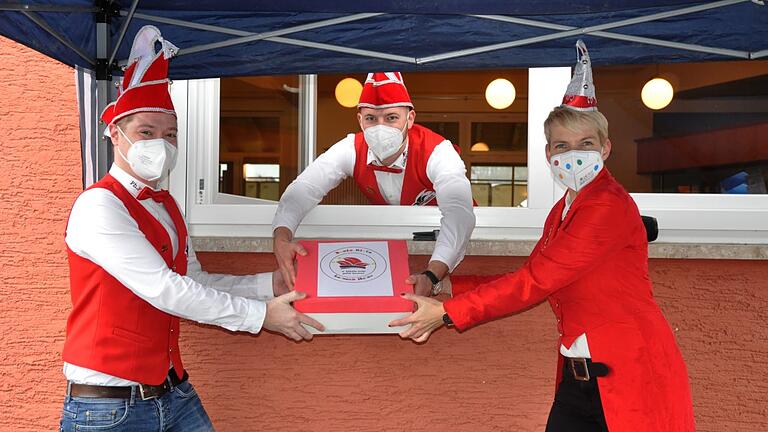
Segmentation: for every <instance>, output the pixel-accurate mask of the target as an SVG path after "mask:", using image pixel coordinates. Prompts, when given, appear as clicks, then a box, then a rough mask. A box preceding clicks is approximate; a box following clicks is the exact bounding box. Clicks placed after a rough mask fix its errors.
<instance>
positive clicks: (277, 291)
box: [272, 270, 291, 297]
mask: <svg viewBox="0 0 768 432" xmlns="http://www.w3.org/2000/svg"><path fill="white" fill-rule="evenodd" d="M290 290H291V288H290V287H289V286H288V284H286V283H285V278H284V277H283V273H282V272H281V271H280V270H275V271H273V272H272V294H273V295H274V296H275V297H280V296H281V295H283V294H287V293H288V291H290Z"/></svg>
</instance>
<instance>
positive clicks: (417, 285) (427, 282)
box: [405, 261, 448, 297]
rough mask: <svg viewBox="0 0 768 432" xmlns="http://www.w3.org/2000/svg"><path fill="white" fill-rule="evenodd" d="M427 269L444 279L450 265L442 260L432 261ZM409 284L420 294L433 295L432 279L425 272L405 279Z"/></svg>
mask: <svg viewBox="0 0 768 432" xmlns="http://www.w3.org/2000/svg"><path fill="white" fill-rule="evenodd" d="M427 270H429V271H431V272H432V273H433V274H434V275H435V276H437V278H438V279H440V280H443V279H445V278H446V276H447V275H448V266H447V265H445V263H442V262H440V261H430V262H429V264H428V265H427ZM405 283H407V284H408V285H413V292H414V293H415V294H416V295H420V296H427V297H428V296H431V295H432V280H431V279H429V278H428V277H427V275H425V274H421V273H415V274H412V275H410V276H408V279H406V280H405Z"/></svg>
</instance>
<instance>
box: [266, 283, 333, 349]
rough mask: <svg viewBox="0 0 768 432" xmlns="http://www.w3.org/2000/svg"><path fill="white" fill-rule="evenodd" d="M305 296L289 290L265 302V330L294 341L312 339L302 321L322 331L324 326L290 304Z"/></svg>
mask: <svg viewBox="0 0 768 432" xmlns="http://www.w3.org/2000/svg"><path fill="white" fill-rule="evenodd" d="M306 296H307V295H306V294H304V293H300V292H297V291H291V292H289V293H287V294H283V295H281V296H280V297H276V298H274V299H272V300H270V301H269V302H267V316H266V317H264V325H263V327H264V328H265V329H267V330H271V331H274V332H278V333H282V334H284V335H285V336H286V337H288V338H291V339H293V340H295V341H301V340H302V339H304V340H311V339H312V333H310V332H309V331H307V329H305V328H304V326H302V323H303V324H306V325H308V326H311V327H314V328H316V329H317V330H319V331H321V332H322V331H324V330H325V327H323V325H322V324H320V323H319V322H317V321H315V320H314V319H312V318H310V317H308V316H306V315H304V314H303V313H301V312H297V311H296V309H294V308H293V306H291V303H292V302H294V301H296V300H301V299H303V298H304V297H306Z"/></svg>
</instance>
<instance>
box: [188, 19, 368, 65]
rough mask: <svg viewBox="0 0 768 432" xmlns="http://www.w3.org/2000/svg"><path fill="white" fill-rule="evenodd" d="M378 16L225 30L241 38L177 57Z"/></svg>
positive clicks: (190, 48)
mask: <svg viewBox="0 0 768 432" xmlns="http://www.w3.org/2000/svg"><path fill="white" fill-rule="evenodd" d="M378 15H382V14H378V13H375V14H374V13H370V14H369V13H365V14H355V15H349V16H345V17H339V18H333V19H329V20H323V21H317V22H314V23H310V24H304V25H300V26H295V27H288V28H285V29H280V30H275V31H271V32H264V33H250V32H244V31H241V30H231V29H227V30H229V31H227V33H228V34H233V33H234V32H238V33H239V35H238V36H241V37H238V38H234V39H230V40H225V41H221V42H216V43H211V44H205V45H197V46H193V47H189V48H183V49H180V50H179V53H178V55H185V54H192V53H196V52H200V51H207V50H212V49H217V48H223V47H228V46H232V45H240V44H244V43H249V42H255V41H259V40H270V41H271V40H272V39H273V38H274V37H277V36H284V35H287V34H291V33H298V32H302V31H306V30H314V29H318V28H323V27H329V26H333V25H337V24H343V23H348V22H353V21H359V20H363V19H367V18H371V17H374V16H378ZM189 24H191V25H189V27H192V28H196V26H197V25H196V24H194V23H189ZM205 27H208V28H206V29H201V30H208V31H217V30H213V29H212V28H211V27H214V26H205ZM222 33H223V32H222Z"/></svg>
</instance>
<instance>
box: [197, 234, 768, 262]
mask: <svg viewBox="0 0 768 432" xmlns="http://www.w3.org/2000/svg"><path fill="white" fill-rule="evenodd" d="M192 244H193V246H194V248H195V251H197V252H262V253H263V252H268V253H271V252H272V239H271V238H264V237H193V238H192ZM535 245H536V242H535V241H533V240H470V242H469V246H468V248H467V255H480V256H528V255H529V254H530V253H531V251H532V250H533V247H534V246H535ZM433 248H434V242H429V241H412V240H408V252H409V253H410V254H412V255H429V254H431V253H432V249H433ZM648 257H649V258H668V259H734V260H768V245H766V244H727V243H656V242H654V243H650V244H649V245H648Z"/></svg>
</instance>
